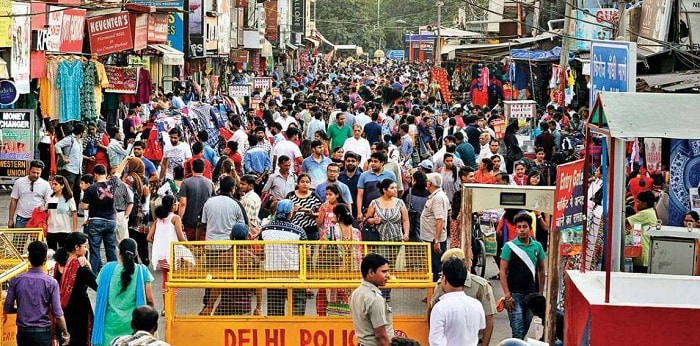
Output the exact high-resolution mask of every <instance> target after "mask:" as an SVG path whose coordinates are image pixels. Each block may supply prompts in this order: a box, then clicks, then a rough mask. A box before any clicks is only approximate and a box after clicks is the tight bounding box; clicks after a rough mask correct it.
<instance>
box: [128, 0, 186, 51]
mask: <svg viewBox="0 0 700 346" xmlns="http://www.w3.org/2000/svg"><path fill="white" fill-rule="evenodd" d="M134 3H136V4H139V5H143V6H153V7H158V8H177V9H179V10H182V9H183V7H184V6H185V1H184V0H173V1H152V0H134ZM184 31H185V28H184V27H183V19H182V12H176V13H170V14H169V15H168V42H167V44H168V45H169V46H170V47H173V48H175V49H177V50H179V51H181V52H184V49H183V41H184Z"/></svg>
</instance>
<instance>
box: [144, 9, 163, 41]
mask: <svg viewBox="0 0 700 346" xmlns="http://www.w3.org/2000/svg"><path fill="white" fill-rule="evenodd" d="M165 42H168V15H167V14H165V13H151V14H149V15H148V43H165Z"/></svg>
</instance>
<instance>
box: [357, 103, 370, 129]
mask: <svg viewBox="0 0 700 346" xmlns="http://www.w3.org/2000/svg"><path fill="white" fill-rule="evenodd" d="M365 112H366V109H365V107H364V106H360V107H359V108H358V109H357V115H356V116H355V124H360V126H362V128H365V125H367V124H368V123H369V122H370V121H372V118H370V117H369V116H368V115H367V114H365Z"/></svg>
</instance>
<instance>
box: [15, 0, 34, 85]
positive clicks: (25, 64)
mask: <svg viewBox="0 0 700 346" xmlns="http://www.w3.org/2000/svg"><path fill="white" fill-rule="evenodd" d="M29 8H30V7H29V3H20V2H13V3H12V12H13V13H14V14H16V15H17V16H15V17H13V18H12V20H13V21H14V24H13V26H12V58H11V59H10V74H11V76H12V78H14V80H15V84H16V85H17V92H18V93H20V94H29V82H30V78H29V72H30V69H29V61H30V58H31V56H30V47H31V43H32V38H31V35H30V33H31V25H30V23H29V20H30V17H29V16H28V14H29Z"/></svg>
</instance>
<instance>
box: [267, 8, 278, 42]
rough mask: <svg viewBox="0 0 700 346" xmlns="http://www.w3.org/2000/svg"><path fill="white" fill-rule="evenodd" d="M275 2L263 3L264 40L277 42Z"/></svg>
mask: <svg viewBox="0 0 700 346" xmlns="http://www.w3.org/2000/svg"><path fill="white" fill-rule="evenodd" d="M277 27H278V25H277V0H271V1H267V2H265V38H266V39H267V40H268V41H270V42H274V41H277Z"/></svg>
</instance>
